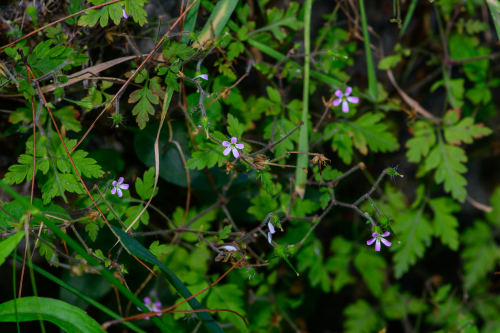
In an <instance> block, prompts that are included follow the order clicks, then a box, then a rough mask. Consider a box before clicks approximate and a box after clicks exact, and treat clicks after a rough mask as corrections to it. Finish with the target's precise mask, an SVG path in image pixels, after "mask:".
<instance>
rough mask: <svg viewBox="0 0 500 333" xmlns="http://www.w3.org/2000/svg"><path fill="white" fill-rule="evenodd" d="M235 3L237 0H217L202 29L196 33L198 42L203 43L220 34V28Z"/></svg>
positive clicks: (225, 22) (231, 11)
mask: <svg viewBox="0 0 500 333" xmlns="http://www.w3.org/2000/svg"><path fill="white" fill-rule="evenodd" d="M237 4H238V0H219V1H218V2H217V5H215V8H213V10H212V11H211V12H212V14H210V17H209V18H208V21H207V23H206V24H205V26H204V27H203V30H201V32H200V34H199V35H198V40H199V41H200V44H202V45H203V44H204V43H206V42H207V41H208V40H209V39H211V38H213V37H217V36H220V34H221V32H222V29H224V27H225V26H226V24H227V22H228V21H229V18H230V17H231V14H233V11H234V8H235V7H236V5H237ZM212 27H213V28H212ZM212 29H213V30H212Z"/></svg>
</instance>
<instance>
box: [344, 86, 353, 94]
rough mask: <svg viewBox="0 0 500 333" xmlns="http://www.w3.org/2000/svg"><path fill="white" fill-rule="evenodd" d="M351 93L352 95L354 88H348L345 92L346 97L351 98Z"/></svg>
mask: <svg viewBox="0 0 500 333" xmlns="http://www.w3.org/2000/svg"><path fill="white" fill-rule="evenodd" d="M351 93H352V88H351V87H347V89H346V90H345V93H344V96H349V95H350V94H351Z"/></svg>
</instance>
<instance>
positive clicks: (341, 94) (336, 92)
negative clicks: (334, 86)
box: [335, 90, 344, 98]
mask: <svg viewBox="0 0 500 333" xmlns="http://www.w3.org/2000/svg"><path fill="white" fill-rule="evenodd" d="M335 96H337V97H340V98H342V97H343V96H344V93H343V92H342V90H337V91H335Z"/></svg>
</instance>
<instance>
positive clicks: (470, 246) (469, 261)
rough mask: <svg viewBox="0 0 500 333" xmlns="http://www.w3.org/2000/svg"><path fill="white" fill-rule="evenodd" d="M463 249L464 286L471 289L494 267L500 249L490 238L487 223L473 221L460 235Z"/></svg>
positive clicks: (490, 233)
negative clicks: (471, 225) (472, 224)
mask: <svg viewBox="0 0 500 333" xmlns="http://www.w3.org/2000/svg"><path fill="white" fill-rule="evenodd" d="M462 241H463V242H464V243H465V249H464V250H463V251H462V253H461V257H462V259H463V260H464V261H465V263H464V271H465V275H464V287H465V288H466V289H471V288H472V287H473V286H474V285H476V283H478V282H479V281H480V280H481V279H483V278H484V277H485V276H486V274H487V273H488V272H490V271H491V270H493V269H494V267H495V261H496V260H497V259H498V257H499V254H500V250H499V248H498V246H497V245H496V244H495V241H494V239H493V238H492V232H491V229H490V227H489V226H488V224H486V223H484V222H482V221H475V222H474V226H473V227H472V228H468V229H467V230H465V232H464V233H463V235H462Z"/></svg>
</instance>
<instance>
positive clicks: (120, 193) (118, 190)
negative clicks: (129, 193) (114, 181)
mask: <svg viewBox="0 0 500 333" xmlns="http://www.w3.org/2000/svg"><path fill="white" fill-rule="evenodd" d="M116 192H118V196H119V197H120V198H121V197H122V195H123V193H122V190H120V189H119V188H117V189H116Z"/></svg>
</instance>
